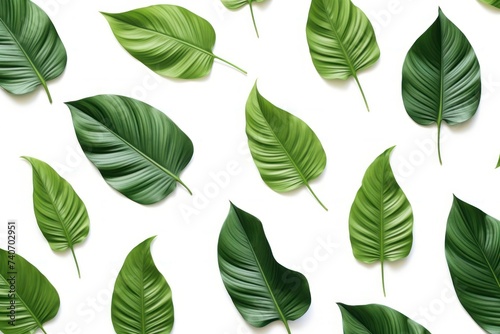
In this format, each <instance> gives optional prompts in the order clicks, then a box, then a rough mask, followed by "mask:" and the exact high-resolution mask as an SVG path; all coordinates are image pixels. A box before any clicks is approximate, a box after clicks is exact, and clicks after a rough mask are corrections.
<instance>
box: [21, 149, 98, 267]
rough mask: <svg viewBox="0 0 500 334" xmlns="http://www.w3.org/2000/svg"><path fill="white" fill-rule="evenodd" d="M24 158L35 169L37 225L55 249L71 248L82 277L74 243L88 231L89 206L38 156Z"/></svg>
mask: <svg viewBox="0 0 500 334" xmlns="http://www.w3.org/2000/svg"><path fill="white" fill-rule="evenodd" d="M23 158H24V159H26V160H27V161H28V162H29V163H30V164H31V166H32V168H33V205H34V208H35V216H36V221H37V223H38V227H40V230H41V231H42V233H43V236H44V237H45V239H47V241H48V242H49V245H50V248H52V250H53V251H56V252H63V251H65V250H67V249H70V250H71V254H73V258H74V259H75V264H76V269H77V270H78V276H79V277H80V267H79V266H78V261H77V260H76V256H75V250H74V246H75V245H76V244H78V243H80V242H82V241H83V240H85V239H86V238H87V236H88V234H89V229H90V222H89V216H88V213H87V208H86V207H85V204H84V203H83V201H82V200H81V199H80V197H79V196H78V194H77V193H76V192H75V190H74V189H73V187H72V186H71V185H70V184H69V183H68V182H67V181H66V180H65V179H63V178H62V177H61V176H60V175H59V174H57V172H56V171H55V170H54V169H52V167H50V166H49V165H48V164H46V163H45V162H43V161H40V160H38V159H35V158H31V157H23Z"/></svg>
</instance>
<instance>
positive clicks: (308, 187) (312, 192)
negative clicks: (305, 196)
mask: <svg viewBox="0 0 500 334" xmlns="http://www.w3.org/2000/svg"><path fill="white" fill-rule="evenodd" d="M306 187H307V189H309V191H310V192H311V194H312V195H313V196H314V198H316V200H317V201H318V203H319V204H320V205H321V206H322V207H323V209H325V210H326V211H328V208H327V207H326V206H325V205H324V204H323V203H322V202H321V201H320V200H319V198H318V196H316V194H315V193H314V191H313V190H312V189H311V186H310V185H309V183H306Z"/></svg>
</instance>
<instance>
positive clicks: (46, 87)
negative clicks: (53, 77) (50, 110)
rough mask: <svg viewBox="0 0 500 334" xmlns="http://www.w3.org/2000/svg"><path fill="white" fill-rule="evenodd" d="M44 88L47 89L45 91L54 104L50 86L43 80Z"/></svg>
mask: <svg viewBox="0 0 500 334" xmlns="http://www.w3.org/2000/svg"><path fill="white" fill-rule="evenodd" d="M42 86H43V89H45V93H47V97H48V98H49V102H50V104H52V96H51V95H50V91H49V87H48V86H47V83H46V82H45V81H42Z"/></svg>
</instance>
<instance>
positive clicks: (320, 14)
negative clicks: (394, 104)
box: [306, 0, 380, 110]
mask: <svg viewBox="0 0 500 334" xmlns="http://www.w3.org/2000/svg"><path fill="white" fill-rule="evenodd" d="M306 33H307V43H308V44H309V51H310V53H311V57H312V61H313V63H314V66H315V67H316V70H317V71H318V73H319V74H320V75H321V76H322V77H323V78H325V79H340V80H346V79H348V78H349V77H353V78H354V80H356V83H357V84H358V87H359V90H360V91H361V94H362V95H363V99H364V101H365V104H366V109H368V110H370V108H369V107H368V102H367V101H366V97H365V93H364V92H363V89H362V88H361V84H360V83H359V79H358V71H360V70H362V69H364V68H367V67H369V66H371V65H373V64H374V63H375V62H376V61H377V60H378V59H379V58H380V49H379V47H378V44H377V38H376V36H375V32H374V31H373V26H372V24H371V23H370V21H369V20H368V18H367V17H366V15H365V13H363V11H361V9H359V8H358V7H356V6H355V5H354V4H353V3H352V2H351V1H350V0H312V3H311V8H310V10H309V18H308V20H307V28H306Z"/></svg>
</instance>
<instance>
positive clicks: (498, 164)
mask: <svg viewBox="0 0 500 334" xmlns="http://www.w3.org/2000/svg"><path fill="white" fill-rule="evenodd" d="M498 167H500V157H499V158H498V162H497V166H496V167H495V169H496V168H498Z"/></svg>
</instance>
